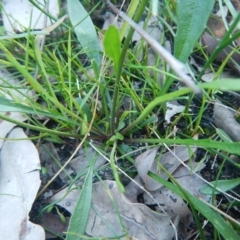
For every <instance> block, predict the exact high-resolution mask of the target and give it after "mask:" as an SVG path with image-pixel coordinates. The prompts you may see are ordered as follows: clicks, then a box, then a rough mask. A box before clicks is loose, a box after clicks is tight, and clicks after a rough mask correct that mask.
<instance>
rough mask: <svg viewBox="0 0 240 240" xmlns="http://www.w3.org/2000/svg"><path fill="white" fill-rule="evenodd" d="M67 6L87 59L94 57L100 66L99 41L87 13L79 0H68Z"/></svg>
mask: <svg viewBox="0 0 240 240" xmlns="http://www.w3.org/2000/svg"><path fill="white" fill-rule="evenodd" d="M67 7H68V14H69V18H70V20H71V23H72V25H73V27H74V31H75V33H76V36H77V39H78V41H79V43H80V44H81V46H82V47H83V48H84V49H85V50H86V54H87V56H88V57H89V59H90V60H92V59H95V61H96V62H97V65H98V67H100V64H101V56H100V46H99V41H98V37H97V33H96V30H95V28H94V25H93V22H92V20H91V18H90V16H89V14H88V13H87V12H86V10H85V9H84V7H83V6H82V4H81V3H80V2H79V0H68V1H67Z"/></svg>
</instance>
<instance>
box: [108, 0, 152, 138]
mask: <svg viewBox="0 0 240 240" xmlns="http://www.w3.org/2000/svg"><path fill="white" fill-rule="evenodd" d="M106 2H107V4H108V5H109V6H110V7H111V6H112V4H111V3H110V2H109V1H106ZM147 3H148V1H147V0H142V1H141V3H140V4H139V7H138V9H137V11H136V13H135V17H134V19H133V20H134V21H135V22H138V21H139V20H140V18H141V16H142V14H143V11H144V9H145V6H146V5H147ZM111 9H112V8H111ZM112 10H113V11H114V9H112ZM114 12H115V11H114ZM133 33H134V29H133V28H130V30H129V32H128V35H127V38H126V40H125V42H124V45H123V49H122V52H121V56H120V61H119V67H118V70H117V73H116V83H115V87H114V93H113V104H112V109H111V120H110V131H111V134H112V135H113V134H114V131H115V129H116V128H117V126H116V123H117V122H118V121H117V119H116V117H117V114H116V113H117V112H118V109H119V106H118V102H117V100H118V95H119V85H120V78H121V75H122V68H123V64H124V61H125V57H126V53H127V50H128V48H129V44H130V42H131V40H132V35H133ZM115 119H116V121H115Z"/></svg>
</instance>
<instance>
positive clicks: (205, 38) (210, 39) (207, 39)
mask: <svg viewBox="0 0 240 240" xmlns="http://www.w3.org/2000/svg"><path fill="white" fill-rule="evenodd" d="M207 26H208V28H209V29H210V32H211V33H213V35H212V34H211V33H209V32H208V31H205V32H204V34H203V35H202V37H201V43H202V45H203V47H206V49H207V51H208V53H209V54H212V53H213V51H214V50H215V49H216V47H217V46H218V44H219V42H220V40H221V39H222V38H223V36H224V35H225V33H226V29H225V26H224V23H223V21H222V18H221V17H216V16H211V17H210V18H209V20H208V23H207ZM239 41H240V40H239V39H237V40H236V42H237V43H238V45H239ZM233 48H234V46H233V45H232V44H231V45H230V46H228V47H226V48H225V49H224V50H223V51H221V52H220V53H219V54H218V55H217V57H216V60H217V61H220V62H222V61H224V60H225V59H226V57H227V56H228V55H229V54H230V53H231V52H232V50H233ZM234 61H235V62H236V63H237V64H238V65H240V54H239V53H238V52H237V53H234V54H232V56H231V58H230V60H229V61H228V63H227V65H228V66H229V67H231V68H232V69H234V70H235V71H237V72H238V73H240V69H239V67H238V66H237V64H235V63H234Z"/></svg>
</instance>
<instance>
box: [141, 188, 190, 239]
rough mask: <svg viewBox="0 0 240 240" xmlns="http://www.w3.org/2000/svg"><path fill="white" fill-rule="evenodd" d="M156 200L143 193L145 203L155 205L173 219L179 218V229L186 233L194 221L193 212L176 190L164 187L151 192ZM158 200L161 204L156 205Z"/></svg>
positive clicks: (157, 209)
mask: <svg viewBox="0 0 240 240" xmlns="http://www.w3.org/2000/svg"><path fill="white" fill-rule="evenodd" d="M151 195H152V196H153V198H154V200H155V201H153V199H152V198H150V196H149V195H148V194H146V193H144V194H143V200H144V203H145V204H147V205H149V206H154V207H155V209H156V211H159V212H162V210H164V212H166V213H167V214H168V215H169V216H171V218H172V219H176V218H179V227H178V229H179V231H181V234H186V231H187V229H188V227H189V225H190V223H191V222H192V220H193V218H192V214H191V211H190V210H189V208H188V206H187V204H186V203H185V202H184V201H183V200H182V199H181V198H180V197H179V196H178V195H177V194H175V193H174V192H172V191H171V190H169V189H167V188H165V187H162V188H160V189H158V190H156V191H153V192H151ZM156 202H157V203H158V204H159V205H160V206H161V208H159V207H158V206H156Z"/></svg>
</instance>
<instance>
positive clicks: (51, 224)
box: [39, 212, 69, 239]
mask: <svg viewBox="0 0 240 240" xmlns="http://www.w3.org/2000/svg"><path fill="white" fill-rule="evenodd" d="M65 219H66V223H63V222H62V221H61V219H60V217H59V216H58V215H54V214H52V213H47V212H44V213H43V215H42V217H41V221H40V223H39V224H40V225H41V226H42V227H44V228H46V229H47V230H50V231H51V232H52V233H55V234H58V235H62V234H63V233H64V232H66V231H67V228H68V224H69V217H65ZM45 232H46V233H45V234H46V239H48V238H56V235H54V234H52V233H51V232H49V231H45Z"/></svg>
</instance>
